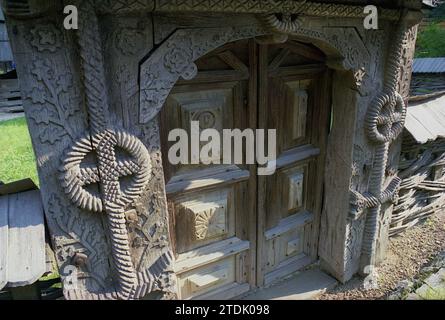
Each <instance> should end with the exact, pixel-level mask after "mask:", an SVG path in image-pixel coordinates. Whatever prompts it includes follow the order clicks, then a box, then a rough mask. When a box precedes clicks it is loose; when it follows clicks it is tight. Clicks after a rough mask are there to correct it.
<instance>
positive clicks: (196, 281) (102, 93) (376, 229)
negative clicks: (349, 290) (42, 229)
mask: <svg viewBox="0 0 445 320" xmlns="http://www.w3.org/2000/svg"><path fill="white" fill-rule="evenodd" d="M2 3H3V10H4V13H5V15H6V17H7V24H8V28H9V30H10V36H11V43H12V48H13V52H14V56H15V58H16V61H17V71H18V75H19V79H20V82H21V88H22V97H23V104H24V108H25V113H26V117H27V120H28V124H29V127H30V132H31V136H32V141H33V146H34V150H35V153H36V158H37V163H38V171H39V177H40V180H41V190H42V197H43V205H44V207H45V214H46V218H47V221H48V225H49V231H50V233H51V237H52V242H53V246H54V249H55V252H56V258H57V262H58V265H59V271H60V274H61V275H62V277H63V278H64V279H65V280H67V279H69V285H68V283H65V287H64V294H65V297H66V298H67V299H139V298H143V297H144V298H152V299H155V298H181V299H206V298H223V299H228V298H233V297H238V296H240V295H243V294H246V293H248V292H249V291H251V290H253V289H255V288H261V287H264V286H268V285H270V284H273V283H274V282H276V281H279V280H280V279H283V278H285V277H288V276H291V275H292V274H293V273H295V272H297V271H299V270H301V269H302V268H305V267H307V266H310V265H312V264H314V263H317V262H320V266H321V268H322V269H323V270H325V271H326V272H328V273H329V274H330V275H332V276H333V277H335V278H337V279H338V280H340V281H342V282H344V281H347V280H348V279H350V278H351V277H352V276H353V275H354V274H356V273H360V274H362V275H363V276H365V277H367V279H368V280H372V279H373V275H374V271H375V266H377V265H378V263H379V261H381V260H382V259H384V255H385V251H386V250H385V248H386V243H387V239H388V234H389V227H390V221H391V215H392V208H393V203H394V201H395V199H396V198H397V190H398V187H399V184H400V182H401V179H400V178H399V177H398V176H397V175H396V173H397V165H395V167H394V163H395V164H397V163H398V161H395V160H394V159H395V158H397V153H395V152H394V150H393V148H392V142H393V140H394V139H395V138H396V137H397V136H398V134H399V133H400V132H401V131H402V129H403V123H404V120H405V116H406V100H407V97H408V95H409V85H410V77H411V66H412V56H413V51H414V44H415V39H416V30H417V24H418V22H419V21H420V19H421V13H420V9H421V1H420V0H419V1H417V0H403V1H389V0H388V1H386V0H383V1H361V0H348V1H347V0H343V1H334V0H318V1H291V0H285V1H275V0H261V1H253V0H233V1H231V0H227V1H196V0H138V1H129V0H118V1H108V0H96V1H88V0H86V1H74V2H69V3H68V2H66V3H65V2H64V1H58V0H52V1H51V0H27V1H25V0H24V1H22V2H21V3H23V4H22V5H21V6H17V5H14V1H9V0H4V1H2ZM370 3H375V4H376V5H378V29H376V30H374V29H365V27H364V18H365V16H366V14H364V13H363V11H364V10H363V8H364V5H366V4H370ZM64 4H75V5H76V7H77V9H78V17H79V19H78V22H79V25H78V27H79V29H78V30H75V29H68V30H66V29H64V27H63V22H64V18H65V15H64V14H63V8H64ZM191 120H196V121H199V123H200V126H201V127H202V128H214V129H216V130H218V131H220V132H221V131H222V130H223V129H235V128H238V129H241V130H242V129H246V128H251V129H276V130H277V131H276V133H277V150H276V152H277V159H276V162H275V164H276V166H277V170H276V172H275V173H274V174H272V175H268V176H260V175H257V169H258V166H257V165H249V164H242V165H238V164H215V163H213V164H210V165H205V164H204V163H201V164H200V165H172V164H171V163H170V162H169V161H168V157H167V155H168V152H169V148H170V144H169V141H168V139H167V138H168V134H169V132H171V130H172V129H175V128H183V129H186V130H189V129H190V121H191ZM396 160H397V159H396ZM74 276H75V280H76V281H74V282H73V277H74ZM73 283H74V284H73Z"/></svg>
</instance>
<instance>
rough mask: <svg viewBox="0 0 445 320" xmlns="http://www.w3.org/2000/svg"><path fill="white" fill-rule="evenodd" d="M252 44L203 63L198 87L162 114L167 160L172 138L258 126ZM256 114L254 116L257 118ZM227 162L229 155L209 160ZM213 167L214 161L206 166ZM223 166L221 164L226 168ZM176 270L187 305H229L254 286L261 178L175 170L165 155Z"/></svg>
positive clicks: (176, 97)
mask: <svg viewBox="0 0 445 320" xmlns="http://www.w3.org/2000/svg"><path fill="white" fill-rule="evenodd" d="M254 50H255V47H254V42H253V41H248V40H245V41H239V42H236V43H232V44H228V45H226V46H224V47H223V48H220V49H219V50H216V51H214V52H212V53H211V54H209V55H207V56H206V57H203V58H202V59H200V60H199V61H197V63H196V64H197V66H198V74H197V76H196V77H195V78H194V79H193V80H192V81H181V82H179V83H178V84H177V85H176V86H175V88H174V89H173V91H172V92H171V94H170V95H169V97H168V99H167V101H166V104H165V106H164V108H163V111H162V113H161V128H162V130H163V131H165V132H163V133H162V135H161V136H162V137H163V139H164V141H163V142H162V145H163V154H164V155H167V154H168V148H169V147H170V146H171V145H172V143H173V142H168V141H167V140H166V139H167V137H168V132H169V130H171V129H174V128H184V129H186V130H187V131H189V130H190V128H189V127H190V121H191V120H194V121H199V126H200V129H201V130H204V129H207V128H214V129H217V130H218V131H219V132H220V134H221V135H222V130H223V129H232V128H239V129H241V130H243V129H244V128H248V127H252V124H251V123H250V121H251V119H250V118H249V114H254V115H255V114H256V105H253V104H252V99H250V98H249V95H252V94H254V91H252V90H251V89H250V88H251V87H252V86H253V84H252V83H251V81H256V77H255V76H253V77H252V75H251V70H254V66H251V61H255V59H252V57H251V54H252V53H254ZM251 110H254V112H251ZM209 157H210V158H211V159H221V158H222V154H216V155H214V154H209ZM207 160H208V159H207ZM221 162H222V161H221ZM163 165H164V170H165V173H164V175H165V180H166V190H167V199H168V203H169V217H170V225H171V232H170V233H171V235H172V238H173V239H172V243H173V246H174V252H175V254H176V263H175V271H176V274H177V279H178V288H179V289H178V295H179V298H181V299H191V298H199V299H211V298H218V299H225V298H230V297H233V296H237V295H240V294H243V293H245V292H247V291H248V290H250V288H251V286H252V285H254V282H255V268H256V260H255V259H256V254H255V252H256V236H255V235H256V210H255V201H256V198H255V197H254V193H255V190H256V185H255V183H256V177H255V175H253V174H251V172H250V170H251V168H249V167H248V166H241V165H234V164H233V165H224V164H211V165H203V164H195V165H191V164H190V165H176V166H172V165H171V164H170V163H169V162H168V161H167V159H166V156H164V159H163Z"/></svg>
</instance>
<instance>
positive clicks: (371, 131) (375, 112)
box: [366, 92, 406, 143]
mask: <svg viewBox="0 0 445 320" xmlns="http://www.w3.org/2000/svg"><path fill="white" fill-rule="evenodd" d="M405 117H406V108H405V102H404V101H403V98H402V96H401V95H400V94H399V93H398V92H394V93H392V94H382V95H380V96H379V97H377V98H376V99H375V101H374V102H373V105H372V106H371V107H370V109H369V111H368V115H367V121H366V127H367V133H368V137H369V139H371V140H372V141H374V142H378V143H385V142H389V141H391V140H392V139H394V138H396V137H397V136H398V135H399V134H400V133H401V132H402V130H403V125H404V123H405Z"/></svg>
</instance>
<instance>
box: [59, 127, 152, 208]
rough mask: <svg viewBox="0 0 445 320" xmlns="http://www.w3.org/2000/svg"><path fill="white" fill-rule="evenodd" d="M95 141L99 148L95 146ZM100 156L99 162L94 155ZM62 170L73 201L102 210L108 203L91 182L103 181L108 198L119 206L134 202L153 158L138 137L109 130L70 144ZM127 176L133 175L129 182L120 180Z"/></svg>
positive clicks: (146, 179)
mask: <svg viewBox="0 0 445 320" xmlns="http://www.w3.org/2000/svg"><path fill="white" fill-rule="evenodd" d="M92 141H93V144H94V145H97V147H96V148H93V145H92ZM98 151H100V152H98ZM118 151H119V154H118ZM121 153H124V154H121ZM125 154H126V155H125ZM98 157H100V159H99V161H98V164H96V163H95V161H94V159H97V158H98ZM61 172H62V174H61V176H60V178H61V181H62V186H63V188H64V189H65V192H66V193H67V195H68V196H69V198H70V199H71V201H73V202H74V203H75V204H76V205H77V206H78V207H80V208H82V209H86V210H89V211H93V212H102V211H103V210H104V207H105V206H104V204H103V202H102V199H101V197H100V196H99V194H98V193H97V192H93V191H91V190H90V189H91V188H89V186H91V185H92V184H98V185H100V186H101V190H102V193H103V198H104V200H105V201H107V202H113V203H116V204H118V205H119V206H126V205H130V204H133V203H134V202H135V201H136V200H137V198H138V197H139V196H140V195H141V193H142V192H143V190H144V186H145V184H146V183H147V182H148V180H149V178H150V176H151V161H150V155H149V154H148V151H147V149H146V148H145V146H144V145H143V143H142V142H141V141H140V140H139V139H138V138H137V137H135V136H133V135H131V134H129V133H126V132H124V131H119V130H116V131H113V130H107V131H105V132H104V133H101V134H97V135H95V136H93V137H90V136H87V137H84V138H82V139H79V140H78V141H77V142H76V143H75V144H74V145H73V146H72V147H70V148H69V149H68V150H67V151H66V155H65V159H64V160H63V165H62V167H61ZM99 172H100V174H99ZM126 176H128V177H130V179H129V183H128V184H126V185H125V186H123V185H121V183H120V180H121V178H123V177H126Z"/></svg>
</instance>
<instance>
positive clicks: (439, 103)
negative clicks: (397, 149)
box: [405, 94, 445, 143]
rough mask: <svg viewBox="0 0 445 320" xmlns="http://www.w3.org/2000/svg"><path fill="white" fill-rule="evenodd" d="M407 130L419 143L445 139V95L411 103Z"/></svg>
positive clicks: (406, 125)
mask: <svg viewBox="0 0 445 320" xmlns="http://www.w3.org/2000/svg"><path fill="white" fill-rule="evenodd" d="M405 129H406V130H408V132H409V133H410V134H411V135H412V136H413V138H414V139H415V140H416V141H417V142H418V143H426V142H428V141H434V140H436V139H437V138H445V94H442V95H440V96H438V97H435V98H432V99H429V100H426V101H416V102H412V103H410V106H409V107H408V111H407V115H406V121H405Z"/></svg>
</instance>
